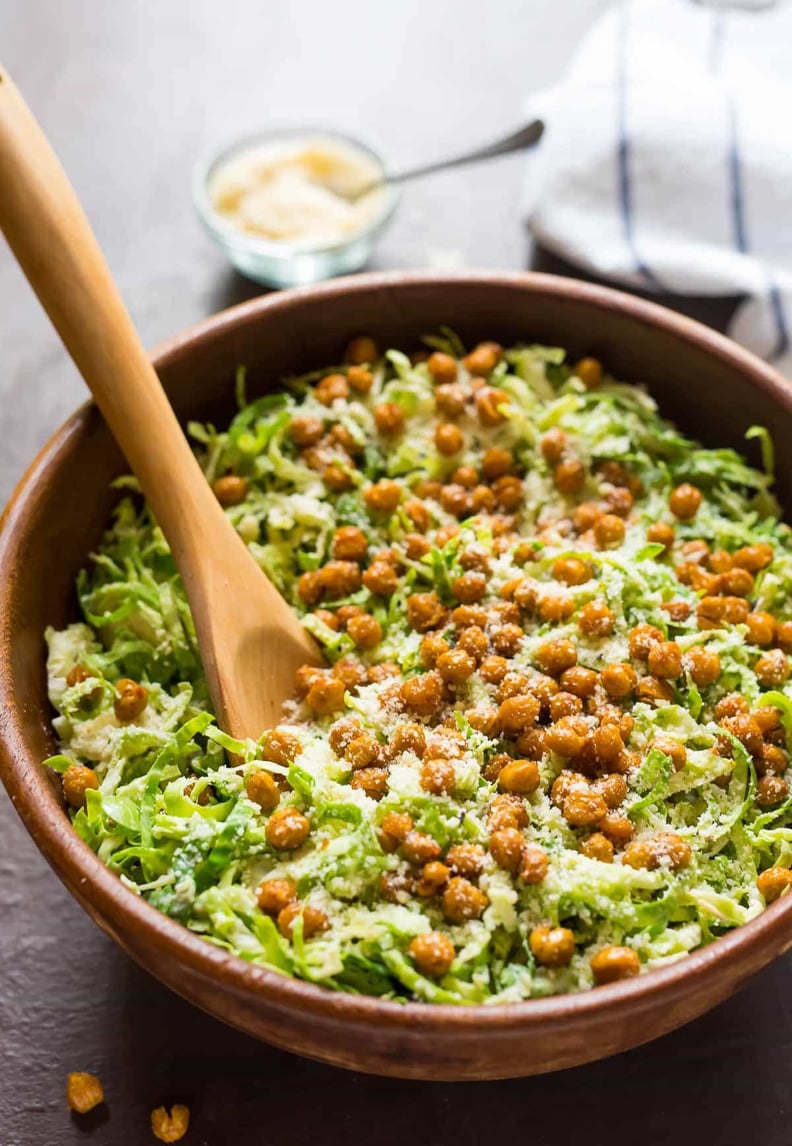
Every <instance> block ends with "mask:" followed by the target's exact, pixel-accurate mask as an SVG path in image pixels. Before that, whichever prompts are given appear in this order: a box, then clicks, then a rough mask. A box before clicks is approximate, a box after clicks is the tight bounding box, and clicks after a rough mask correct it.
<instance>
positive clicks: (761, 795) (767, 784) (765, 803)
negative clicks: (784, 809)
mask: <svg viewBox="0 0 792 1146" xmlns="http://www.w3.org/2000/svg"><path fill="white" fill-rule="evenodd" d="M788 795H789V785H788V784H787V782H786V780H785V779H784V778H783V776H777V775H775V773H773V772H767V773H765V775H764V776H761V777H760V778H759V780H757V783H756V802H757V804H758V805H759V806H760V807H761V808H769V807H772V805H773V804H780V803H781V801H782V800H785V799H786V798H787V796H788Z"/></svg>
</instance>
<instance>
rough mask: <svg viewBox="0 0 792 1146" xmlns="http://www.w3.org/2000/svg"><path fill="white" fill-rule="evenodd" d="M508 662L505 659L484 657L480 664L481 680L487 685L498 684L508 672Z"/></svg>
mask: <svg viewBox="0 0 792 1146" xmlns="http://www.w3.org/2000/svg"><path fill="white" fill-rule="evenodd" d="M508 668H509V662H508V661H507V660H506V658H505V657H500V656H489V657H484V660H483V661H482V662H481V666H480V668H479V672H480V673H481V677H482V679H483V680H485V681H486V682H487V684H500V682H501V681H502V680H503V678H504V677H505V676H506V673H507V672H508Z"/></svg>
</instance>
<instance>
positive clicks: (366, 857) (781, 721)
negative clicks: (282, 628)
mask: <svg viewBox="0 0 792 1146" xmlns="http://www.w3.org/2000/svg"><path fill="white" fill-rule="evenodd" d="M302 385H303V389H302V390H301V391H300V394H299V398H295V399H292V398H288V399H284V401H283V403H282V405H281V406H274V407H273V412H272V413H271V414H267V415H266V417H265V418H264V419H263V420H262V421H261V422H260V423H258V424H256V423H255V422H250V423H249V424H248V423H245V434H246V435H247V437H240V436H237V437H236V438H234V449H233V450H231V449H229V450H227V451H226V453H224V454H223V453H221V454H220V455H218V456H219V457H220V462H219V463H218V462H217V459H216V458H215V460H214V461H213V463H212V464H213V465H214V467H215V468H214V470H213V472H212V474H211V475H210V476H211V477H212V482H213V489H214V493H215V495H216V497H217V499H218V501H219V502H220V504H221V505H222V506H223V508H224V509H225V510H226V512H227V513H228V515H229V516H230V518H231V520H232V521H233V522H234V524H235V525H236V526H237V528H238V529H239V531H240V533H241V534H242V536H243V537H245V538H246V540H250V541H251V544H252V542H253V541H255V543H256V544H255V545H254V546H253V551H254V554H255V556H256V557H257V559H258V560H260V562H261V564H262V566H263V567H264V568H265V569H266V571H267V572H268V573H269V574H270V575H271V576H273V577H275V579H276V580H277V579H278V578H279V577H280V578H281V581H280V582H279V583H280V584H281V587H282V589H283V591H284V593H285V594H286V595H289V594H291V598H292V601H293V603H294V605H295V607H296V608H297V610H298V611H299V613H300V615H301V616H302V618H303V620H304V623H305V624H306V627H307V628H308V629H309V631H310V632H311V633H312V634H313V635H314V637H315V638H316V639H317V641H318V642H319V644H320V645H321V646H322V648H323V649H324V651H325V653H326V663H325V664H324V666H323V667H319V668H317V667H315V666H313V665H304V666H303V667H301V668H300V669H299V671H298V673H297V677H296V680H295V690H294V697H293V700H292V701H291V702H290V703H289V705H288V706H287V710H286V712H285V718H284V722H283V723H282V724H281V725H279V726H278V727H277V728H275V729H273V730H271V731H269V732H268V733H267V734H266V735H264V736H262V739H261V741H260V742H259V744H258V745H257V746H256V751H255V754H253V753H252V749H251V750H250V751H249V752H248V754H247V756H246V757H245V759H244V760H242V761H237V762H236V764H235V765H234V767H235V768H236V770H237V772H236V779H237V786H236V788H234V787H233V785H231V787H230V788H229V787H228V786H226V788H223V786H222V785H220V786H219V787H218V786H217V785H213V784H209V783H206V782H203V786H202V787H201V788H200V789H196V791H200V793H201V795H200V800H202V801H203V802H204V807H205V806H206V804H207V803H208V804H211V805H213V804H220V803H222V801H223V799H230V798H231V796H230V795H229V793H230V792H231V793H238V798H239V799H241V800H243V801H244V802H245V807H246V808H248V809H249V811H250V815H251V816H252V817H254V822H255V829H254V830H252V832H251V838H253V839H254V840H255V845H254V848H255V866H252V867H251V871H254V872H255V878H254V877H253V876H252V875H251V876H250V879H249V880H248V885H247V886H248V890H249V891H250V894H251V895H252V896H253V898H254V901H255V908H256V909H257V912H258V913H259V914H258V915H257V918H258V919H259V920H260V921H261V925H262V926H263V927H264V928H266V929H267V930H266V934H267V935H269V936H270V937H271V942H272V943H273V944H278V945H279V946H278V948H277V950H279V951H281V952H283V951H287V952H293V951H297V952H301V951H303V950H305V948H304V945H305V944H306V943H307V944H309V949H311V950H314V951H315V952H316V955H315V957H314V958H315V963H313V964H311V966H312V967H313V966H317V967H318V966H319V965H320V962H321V959H323V958H325V956H324V955H323V953H324V952H330V954H328V955H327V956H326V958H327V965H328V966H331V965H332V966H334V967H335V966H336V965H337V962H338V959H340V958H341V956H340V955H339V954H338V951H336V949H335V948H334V946H333V945H334V944H341V945H344V944H350V943H351V944H352V945H353V947H354V950H355V952H356V954H355V957H354V958H352V959H350V962H349V965H348V966H347V965H346V964H345V970H344V976H346V977H342V978H339V980H338V982H339V983H341V984H343V985H344V987H345V989H352V990H359V989H362V990H368V989H372V990H374V989H375V988H376V989H377V991H378V992H379V993H388V989H387V983H390V984H391V987H392V990H391V993H395V994H396V995H397V996H398V997H419V998H425V999H428V1000H437V1001H444V1000H448V999H453V1000H454V1001H476V1000H478V999H479V998H480V997H487V992H488V991H489V992H490V993H495V994H497V996H498V997H499V998H500V997H502V998H503V999H512V998H523V997H528V996H530V995H531V994H545V993H547V992H550V991H567V990H577V989H581V988H583V987H590V986H599V985H607V984H610V983H614V982H616V981H618V980H625V979H629V978H632V977H634V976H636V975H638V974H640V973H641V971H642V969H644V967H645V965H646V964H647V963H650V962H651V961H652V960H653V959H654V958H656V957H658V952H660V953H661V954H662V955H663V957H665V956H666V955H668V954H672V955H674V956H676V955H680V954H684V953H685V951H687V950H690V949H692V948H693V947H695V946H696V945H698V944H699V943H701V942H703V941H705V936H706V938H707V939H709V938H710V937H714V936H716V935H717V934H719V933H720V932H721V931H723V930H725V929H726V928H727V927H728V926H731V925H733V923H732V920H731V916H729V915H728V913H725V912H724V911H723V910H722V909H721V908H718V909H715V908H713V907H712V906H711V905H712V903H715V902H716V899H711V898H708V893H707V892H706V891H702V889H706V887H707V886H708V885H709V886H710V887H712V889H713V891H714V893H716V896H726V897H728V898H729V899H730V900H731V901H732V902H733V904H734V907H733V916H734V921H737V920H738V919H742V918H743V917H744V918H745V919H748V918H750V917H751V915H752V914H754V913H755V912H756V911H757V910H758V909H759V908H760V907H761V906H762V905H766V904H770V903H772V902H774V901H775V900H778V899H780V898H782V897H784V896H785V895H786V893H787V890H788V888H789V887H790V885H792V872H790V870H789V869H788V866H787V864H788V862H789V855H788V851H787V849H786V845H785V843H784V842H783V838H782V835H781V834H778V836H776V835H775V834H774V833H775V832H776V829H779V828H783V829H784V830H787V828H788V824H789V819H790V818H792V812H789V813H788V809H789V808H790V807H792V792H791V791H790V773H789V763H790V746H792V741H791V740H790V737H792V680H791V676H792V672H791V670H792V662H790V656H791V655H792V543H791V541H790V533H789V530H788V529H787V527H786V526H783V525H781V524H779V522H778V521H777V520H776V518H775V517H774V516H773V515H772V513H771V512H768V510H767V505H768V504H769V502H768V501H767V491H766V488H765V484H766V483H764V481H763V479H762V477H761V475H758V474H757V473H756V471H749V470H747V468H746V467H745V466H744V465H743V463H742V462H741V461H740V460H739V459H738V458H737V455H734V457H732V455H731V453H730V451H706V450H699V449H697V448H694V447H693V446H691V444H690V443H689V442H687V441H686V440H685V439H682V438H681V437H680V436H679V435H677V434H676V432H675V431H674V430H673V428H672V427H670V426H669V425H668V424H667V423H664V422H662V421H661V419H660V418H659V417H658V416H657V414H656V413H655V412H654V410H653V409H652V407H651V404H650V402H649V399H648V398H647V397H646V396H645V395H643V394H641V393H640V392H639V391H637V390H635V388H632V387H626V386H624V385H621V384H619V383H617V382H614V380H613V379H612V378H610V376H609V375H608V374H607V371H606V369H605V368H604V366H603V364H602V363H601V362H600V361H599V360H598V359H597V358H594V357H592V356H590V355H587V356H586V357H583V358H580V359H579V360H577V361H573V362H571V363H569V364H564V363H562V362H561V361H560V358H559V355H558V354H557V353H556V352H554V351H537V349H536V348H519V347H518V348H514V349H511V350H507V349H504V348H503V347H502V346H501V345H499V344H497V343H495V342H491V341H484V342H480V343H478V344H475V345H473V346H472V347H471V348H470V349H469V350H467V351H463V349H462V348H461V346H459V345H458V344H457V343H456V341H455V340H454V339H452V338H450V337H449V338H446V339H443V340H437V339H435V340H433V342H432V347H431V350H430V351H427V352H424V351H422V350H414V351H413V353H412V355H411V356H408V355H407V354H402V353H397V352H392V351H391V352H388V353H383V352H382V350H381V348H380V347H378V346H377V344H376V343H375V342H374V341H373V339H372V338H370V337H369V336H368V335H362V336H359V337H358V338H356V339H354V340H353V341H352V342H351V343H350V344H349V345H348V346H347V347H346V349H345V350H343V351H342V352H341V353H340V354H339V362H338V364H336V365H335V366H333V367H332V368H331V369H328V370H327V371H319V372H316V373H315V374H312V375H310V376H308V378H307V379H306V380H304V382H303V383H302ZM267 419H269V420H267ZM257 433H258V434H259V435H260V438H261V440H262V442H265V443H266V447H265V446H262V448H261V452H260V454H259V455H257V457H256V459H255V464H253V462H252V461H251V459H250V458H249V457H247V456H246V454H245V449H246V448H249V445H248V439H251V440H253V438H254V436H255V434H257ZM268 435H269V436H268ZM746 475H747V476H746ZM757 490H758V491H759V493H758V494H757V493H756V491H757ZM268 496H269V498H270V500H269V502H268V501H267V498H268ZM251 522H252V523H253V524H251ZM246 533H249V535H250V537H249V538H248V537H247V536H246ZM285 567H288V568H287V572H285V573H284V568H285ZM101 677H102V674H101V673H100V672H99V671H98V670H95V669H94V668H93V667H88V665H86V664H83V663H82V662H78V663H75V664H74V665H73V666H71V670H70V672H69V676H68V679H67V681H66V686H65V687H66V693H65V696H66V698H67V700H68V701H69V704H70V706H71V707H70V708H69V712H70V713H73V712H75V713H76V712H81V713H83V714H84V715H85V718H86V719H87V718H88V717H89V716H90V715H91V714H95V713H96V711H97V707H98V708H101V707H102V706H103V705H105V706H109V707H110V709H111V710H112V713H113V715H114V721H115V726H117V727H118V728H120V729H129V728H130V726H133V727H134V726H135V725H136V724H142V725H146V726H148V725H149V724H150V722H151V721H154V720H155V719H156V710H157V704H158V699H157V697H158V693H157V691H156V688H153V687H152V685H151V684H150V683H149V682H150V679H153V678H149V677H148V676H145V675H144V674H141V677H142V679H140V680H133V679H130V678H127V677H122V678H121V679H117V680H116V677H115V676H113V677H111V680H110V682H105V681H104V680H102V679H101ZM95 678H96V679H95ZM63 771H64V774H63V791H64V796H65V799H66V801H67V803H68V804H69V805H70V807H71V808H72V809H74V810H75V811H76V812H77V813H78V814H79V811H80V810H81V809H91V808H92V807H93V806H94V803H95V801H97V800H98V799H99V798H100V797H99V795H98V794H94V793H95V792H96V790H97V789H99V788H100V781H101V775H102V774H101V771H99V772H97V771H95V770H94V769H93V767H89V766H88V762H86V763H85V764H82V763H78V762H77V761H76V760H75V762H74V763H73V764H72V765H71V766H70V767H69V768H68V769H67V770H63ZM189 794H190V792H189V790H188V791H187V795H188V796H189ZM193 799H195V800H196V802H198V800H199V797H197V796H194V797H193ZM732 833H733V834H732ZM760 835H761V845H760V843H759V842H756V841H758V840H759V836H760ZM752 846H753V848H754V850H753V851H752V850H751V848H752ZM748 854H750V855H751V856H752V857H753V858H752V859H751V860H750V861H749V860H748V859H746V856H747V855H748ZM361 856H362V857H363V858H361ZM245 878H247V877H245ZM672 902H673V904H675V905H676V906H675V907H674V909H673V910H669V907H668V905H669V904H670V903H672ZM696 911H699V912H700V915H699V916H696V914H695V912H696ZM695 919H700V922H701V923H702V924H703V925H702V926H700V927H699V929H698V931H697V930H696V926H695V925H694V924H691V920H695ZM375 936H376V938H374V937H375ZM657 937H661V938H659V939H658V938H657ZM655 940H657V946H656V948H655V947H654V946H653V944H654V943H655ZM378 943H381V945H382V946H381V950H380V948H379V947H378V946H377V944H378ZM311 945H313V947H311ZM333 952H335V953H333ZM378 952H379V954H378ZM473 952H478V954H476V955H475V956H474V955H473V954H472V953H473ZM482 953H486V954H482ZM283 958H285V959H286V960H288V959H291V958H292V956H291V955H288V956H284V957H283ZM300 958H303V956H302V955H300ZM334 959H335V960H336V962H335V963H334V962H333V960H334ZM476 959H478V962H476ZM485 964H486V966H487V967H488V969H489V970H488V974H489V980H488V983H489V986H487V988H486V989H485V988H484V987H482V983H483V982H484V979H485V977H486V976H485V974H484V972H483V971H482V967H483V966H484V965H485ZM322 965H324V964H322ZM295 973H301V972H300V971H299V970H298V971H295ZM336 973H338V972H337V971H334V972H333V974H336ZM317 975H318V972H317ZM388 976H389V977H390V978H389V979H388V978H387V977H388ZM385 980H387V983H385V985H383V983H384V982H385ZM496 981H497V983H498V986H497V989H496V990H493V988H492V983H493V982H496ZM361 983H363V986H362V987H361V986H360V984H361ZM394 984H397V985H394ZM476 992H478V994H476ZM482 992H483V994H482Z"/></svg>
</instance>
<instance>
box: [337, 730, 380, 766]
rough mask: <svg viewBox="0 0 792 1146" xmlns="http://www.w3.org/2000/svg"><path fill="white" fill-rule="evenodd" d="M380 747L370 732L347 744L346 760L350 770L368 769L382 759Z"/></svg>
mask: <svg viewBox="0 0 792 1146" xmlns="http://www.w3.org/2000/svg"><path fill="white" fill-rule="evenodd" d="M380 754H381V752H380V745H379V741H378V740H377V738H376V737H375V736H372V735H371V733H370V732H361V733H360V734H359V735H358V736H356V737H354V739H353V740H350V742H349V743H348V744H347V746H346V748H345V749H344V759H345V760H346V762H347V764H349V766H350V768H352V769H353V770H357V769H358V768H368V767H370V766H371V765H372V764H375V763H376V762H377V761H378V760H379V758H380Z"/></svg>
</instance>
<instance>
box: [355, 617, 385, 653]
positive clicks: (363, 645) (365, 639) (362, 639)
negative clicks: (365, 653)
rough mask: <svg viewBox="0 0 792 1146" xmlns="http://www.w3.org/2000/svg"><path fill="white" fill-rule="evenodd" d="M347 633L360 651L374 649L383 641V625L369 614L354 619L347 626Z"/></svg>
mask: <svg viewBox="0 0 792 1146" xmlns="http://www.w3.org/2000/svg"><path fill="white" fill-rule="evenodd" d="M347 632H348V633H349V635H350V637H351V638H352V640H353V641H354V643H355V647H356V648H358V649H364V650H365V649H373V648H376V646H377V645H378V644H379V643H380V641H381V640H382V625H381V624H380V623H379V621H377V620H375V618H374V617H370V616H369V615H368V613H364V614H363V615H362V616H361V617H353V618H352V620H351V621H350V622H349V624H348V625H347Z"/></svg>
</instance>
